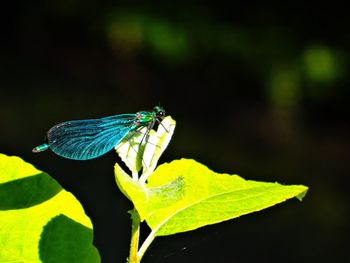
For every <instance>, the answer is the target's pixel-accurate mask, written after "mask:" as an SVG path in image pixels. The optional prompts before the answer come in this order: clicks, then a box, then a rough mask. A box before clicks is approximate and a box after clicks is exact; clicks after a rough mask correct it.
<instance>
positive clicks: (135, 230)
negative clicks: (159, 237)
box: [129, 209, 141, 263]
mask: <svg viewBox="0 0 350 263" xmlns="http://www.w3.org/2000/svg"><path fill="white" fill-rule="evenodd" d="M131 219H132V224H131V242H130V254H129V263H139V262H140V260H141V259H138V255H137V250H138V248H139V238H140V216H139V214H138V213H137V211H136V210H135V209H134V210H132V211H131Z"/></svg>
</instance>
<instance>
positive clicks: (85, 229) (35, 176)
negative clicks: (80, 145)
mask: <svg viewBox="0 0 350 263" xmlns="http://www.w3.org/2000/svg"><path fill="white" fill-rule="evenodd" d="M0 226H1V227H0V248H1V249H0V262H4V261H5V262H57V263H58V262H84V263H85V262H88V263H90V262H91V263H92V262H100V257H99V254H98V252H97V249H96V248H95V247H94V246H93V245H92V239H93V235H92V224H91V221H90V219H89V218H88V217H87V216H86V214H85V213H84V210H83V208H82V207H81V205H80V203H79V202H78V201H77V199H76V198H75V197H74V196H73V195H72V194H71V193H69V192H67V191H65V190H63V189H62V188H61V186H60V185H59V184H58V183H57V182H56V181H55V180H54V179H53V178H51V177H50V176H49V175H48V174H46V173H43V172H41V171H39V170H37V169H36V168H35V167H34V166H33V165H31V164H29V163H26V162H24V161H23V160H22V159H21V158H19V157H15V156H11V157H10V156H6V155H3V154H0Z"/></svg>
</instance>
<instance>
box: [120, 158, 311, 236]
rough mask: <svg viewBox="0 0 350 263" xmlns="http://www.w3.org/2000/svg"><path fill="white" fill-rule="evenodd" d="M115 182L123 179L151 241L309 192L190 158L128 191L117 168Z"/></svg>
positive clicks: (162, 169) (164, 168)
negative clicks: (245, 176)
mask: <svg viewBox="0 0 350 263" xmlns="http://www.w3.org/2000/svg"><path fill="white" fill-rule="evenodd" d="M124 176H125V174H124ZM116 179H117V182H119V184H121V180H124V182H123V183H122V184H123V189H124V190H123V191H124V193H125V192H126V193H127V196H128V197H129V199H130V200H132V202H133V203H134V205H135V207H136V209H137V211H138V212H139V214H140V216H141V218H143V219H145V220H146V222H147V223H148V225H149V226H150V227H151V229H152V230H153V235H154V236H162V235H171V234H175V233H179V232H185V231H189V230H193V229H196V228H199V227H202V226H205V225H209V224H215V223H219V222H222V221H225V220H229V219H232V218H236V217H239V216H241V215H245V214H249V213H252V212H255V211H259V210H262V209H264V208H267V207H270V206H273V205H275V204H278V203H281V202H283V201H285V200H287V199H289V198H292V197H298V198H302V197H303V196H304V195H305V193H306V191H307V189H308V188H307V187H305V186H302V185H289V186H287V185H281V184H278V183H266V182H256V181H248V180H244V179H243V178H241V177H239V176H237V175H228V174H219V173H215V172H213V171H211V170H210V169H208V168H207V167H206V166H204V165H202V164H200V163H198V162H196V161H194V160H189V159H181V160H176V161H173V162H171V163H165V164H162V165H160V166H159V167H158V168H157V169H156V170H155V172H154V173H153V174H151V176H150V177H149V178H148V184H140V183H138V182H133V183H132V187H130V186H131V185H129V182H127V181H126V180H125V178H124V179H122V176H121V175H120V170H118V169H116ZM130 180H132V179H130ZM163 201H165V203H166V205H165V204H164V203H163Z"/></svg>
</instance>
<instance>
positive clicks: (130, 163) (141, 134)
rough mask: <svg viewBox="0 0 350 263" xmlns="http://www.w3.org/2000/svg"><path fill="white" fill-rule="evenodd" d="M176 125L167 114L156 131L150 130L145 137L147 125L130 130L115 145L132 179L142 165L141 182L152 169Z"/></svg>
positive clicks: (135, 176) (136, 175)
mask: <svg viewBox="0 0 350 263" xmlns="http://www.w3.org/2000/svg"><path fill="white" fill-rule="evenodd" d="M175 126H176V122H175V120H173V119H172V118H171V116H167V117H166V118H164V119H163V120H162V122H161V123H160V124H159V125H158V129H157V131H154V130H150V131H149V134H148V136H147V138H145V134H146V133H147V127H144V128H142V129H141V130H139V131H137V132H134V131H132V132H131V135H129V136H126V137H125V139H124V140H122V141H121V143H119V144H118V145H117V146H116V148H115V149H116V151H117V153H118V155H119V157H120V158H121V159H122V161H123V162H124V163H125V164H126V166H127V167H128V168H129V170H130V171H131V172H132V175H133V178H134V179H136V180H137V179H139V178H138V172H139V171H140V170H141V168H142V167H143V171H142V176H141V177H140V181H141V182H145V181H146V180H147V177H148V176H149V175H150V174H151V173H152V172H153V171H154V169H155V168H156V166H157V162H158V160H159V158H160V156H161V155H162V153H163V152H164V150H165V149H166V147H167V146H168V144H169V142H170V140H171V137H172V135H173V133H174V130H175Z"/></svg>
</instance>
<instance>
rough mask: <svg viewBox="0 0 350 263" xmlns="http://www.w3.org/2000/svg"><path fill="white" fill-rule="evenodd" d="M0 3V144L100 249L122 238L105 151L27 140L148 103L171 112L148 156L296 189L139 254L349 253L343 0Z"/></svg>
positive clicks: (197, 257)
mask: <svg viewBox="0 0 350 263" xmlns="http://www.w3.org/2000/svg"><path fill="white" fill-rule="evenodd" d="M2 11H3V12H2V15H1V18H0V19H1V27H2V28H1V41H0V47H1V49H0V86H1V95H0V118H1V129H0V135H1V139H0V151H1V152H3V153H6V154H9V155H18V156H21V157H22V158H24V159H25V160H26V161H29V162H31V163H33V164H34V165H35V166H36V167H38V168H39V169H41V170H44V171H46V172H48V173H49V174H50V175H52V176H53V177H54V178H56V180H57V181H58V182H59V183H60V184H61V185H62V186H63V187H64V188H66V189H67V190H69V191H71V192H72V193H73V194H74V195H75V196H77V197H78V199H79V200H80V201H81V202H82V203H83V205H84V208H85V210H86V212H87V214H88V215H89V216H90V217H91V219H92V221H93V224H94V227H95V229H94V231H95V244H96V246H97V248H98V249H99V251H100V253H101V257H102V260H103V262H125V258H126V256H127V254H128V246H129V243H128V242H129V238H130V233H129V232H130V220H129V215H128V214H127V212H126V211H127V210H128V209H130V208H131V205H130V203H129V202H128V201H127V200H126V199H125V197H124V196H123V195H122V194H121V193H120V192H119V191H118V190H117V188H116V185H115V182H114V178H113V165H114V162H115V161H117V160H118V158H117V156H116V154H115V153H114V152H111V153H109V154H107V155H105V156H103V157H101V158H98V159H95V160H92V161H85V162H79V161H71V160H67V159H63V158H60V157H58V156H56V155H54V154H53V153H52V152H45V153H42V154H32V153H31V149H32V148H33V147H34V146H37V145H38V144H40V143H42V142H43V137H44V134H45V132H46V131H47V130H48V129H49V128H50V127H51V126H53V125H54V124H57V123H59V122H61V121H66V120H73V119H87V118H96V117H103V116H108V115H114V114H119V113H134V112H137V111H139V110H148V109H152V107H153V106H154V105H158V104H160V105H162V106H163V107H164V108H165V109H166V110H167V113H168V114H170V115H172V116H173V118H175V119H176V120H177V127H176V131H175V135H174V137H173V140H172V142H171V144H170V146H169V148H168V149H167V151H166V152H165V154H164V156H163V157H162V162H165V161H171V160H173V159H177V158H181V157H187V158H194V159H196V160H198V161H200V162H202V163H204V164H206V165H208V166H209V167H210V168H211V169H213V170H215V171H217V172H227V173H231V174H233V173H238V174H239V175H241V176H242V177H244V178H246V179H252V180H261V181H278V182H280V183H286V184H305V185H307V186H309V187H310V191H309V193H308V194H307V196H306V198H305V199H304V201H303V202H302V203H299V202H298V201H297V200H290V201H288V202H287V203H284V204H281V205H279V206H276V207H273V208H270V209H267V210H264V211H262V212H259V213H255V214H251V215H248V216H244V217H242V218H239V219H236V220H232V221H228V222H225V223H222V224H219V225H215V226H209V227H205V228H202V229H199V230H196V231H192V232H188V233H184V234H178V235H175V236H170V237H162V238H159V239H156V240H155V242H154V244H153V246H151V248H150V250H149V251H148V252H147V254H146V255H145V258H144V262H168V263H169V262H179V261H181V262H236V263H238V262H257V261H261V262H263V261H265V262H296V261H299V262H307V261H308V262H347V261H348V262H349V261H350V257H349V252H348V246H349V244H348V240H349V233H350V231H349V191H348V182H349V179H348V178H349V161H350V151H349V149H350V147H349V146H350V140H349V131H350V124H349V113H350V111H349V102H350V100H349V95H350V94H349V93H350V92H349V84H350V83H349V82H350V77H349V75H348V68H349V59H350V58H349V55H350V53H349V49H350V48H349V47H350V38H349V35H350V32H349V31H350V29H349V28H350V27H349V25H350V24H349V22H350V19H349V16H348V14H346V9H345V8H342V7H341V6H338V5H336V4H335V3H327V5H326V4H324V5H322V4H321V2H318V3H317V4H313V3H312V2H310V3H305V2H304V1H293V2H291V3H285V2H279V1H272V2H270V4H266V3H265V2H259V1H248V3H243V2H239V3H225V2H220V1H215V2H214V1H212V2H210V1H201V2H200V4H199V3H198V1H176V2H164V1H155V2H153V1H152V2H148V3H147V2H140V3H139V2H137V1H97V0H85V1H81V0H69V1H68V0H61V1H58V0H50V1H48V0H39V1H35V2H24V1H23V3H21V2H15V1H12V2H7V3H6V5H4V6H3V7H2ZM145 231H147V228H145V229H144V232H145Z"/></svg>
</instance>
